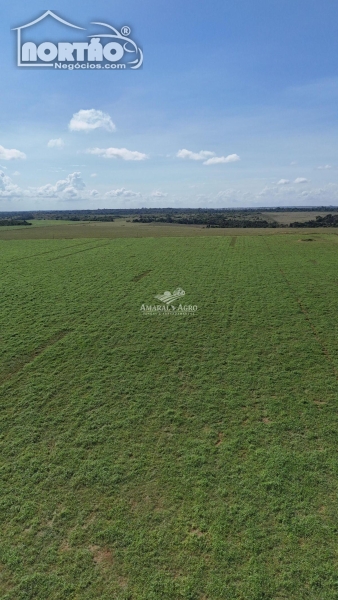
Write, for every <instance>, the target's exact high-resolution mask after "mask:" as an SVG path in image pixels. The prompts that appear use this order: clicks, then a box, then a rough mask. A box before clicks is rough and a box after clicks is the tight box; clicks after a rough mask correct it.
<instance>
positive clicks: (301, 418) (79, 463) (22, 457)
mask: <svg viewBox="0 0 338 600" xmlns="http://www.w3.org/2000/svg"><path fill="white" fill-rule="evenodd" d="M113 226H114V227H115V223H114V224H112V227H113ZM61 227H64V228H65V229H66V228H67V227H69V228H74V229H75V225H69V226H68V225H67V226H66V225H65V226H63V225H62V226H61ZM84 227H85V226H84ZM84 227H82V226H77V228H78V229H79V230H80V229H81V230H82V229H84ZM96 228H98V229H100V228H101V229H102V228H104V225H102V224H101V225H100V224H97V225H95V226H93V227H92V229H93V230H94V231H95V230H96ZM135 228H136V225H133V224H130V229H135ZM41 229H43V228H36V230H37V231H39V230H41ZM46 229H53V227H49V228H46ZM88 229H90V227H88ZM159 229H160V228H159ZM31 230H33V228H31ZM204 231H206V230H204ZM4 233H6V232H4ZM13 233H14V232H13ZM19 233H21V232H19ZM305 239H309V238H305ZM311 239H313V240H315V241H313V242H308V243H302V240H300V239H299V233H298V234H296V235H292V233H290V235H278V232H277V231H276V233H275V234H274V235H259V236H258V235H252V236H251V235H245V236H222V235H218V236H214V237H208V236H204V237H195V238H194V237H190V238H187V237H181V238H177V237H176V238H158V239H155V238H143V239H132V238H127V239H115V240H107V239H97V240H93V239H91V240H90V239H87V240H86V239H81V240H80V239H78V240H69V239H68V240H52V239H51V240H43V239H41V240H30V241H22V240H18V241H15V240H12V241H1V240H0V265H1V273H2V277H1V286H2V290H1V295H0V331H1V346H0V349H1V357H0V394H1V407H2V411H1V437H0V456H1V482H0V485H1V497H0V502H1V510H0V520H1V541H0V565H1V575H0V596H1V598H2V599H3V600H46V599H48V600H66V599H67V600H68V599H71V600H72V599H74V600H80V599H81V600H97V599H100V600H112V599H116V600H131V599H132V600H159V599H161V600H162V599H163V600H180V599H182V600H202V599H203V598H205V599H208V600H263V599H266V600H270V599H271V600H277V599H278V600H279V599H283V600H284V599H285V600H286V599H287V600H318V599H320V600H334V599H336V598H337V570H336V562H337V522H336V515H337V492H338V481H337V472H338V457H337V425H338V423H337V421H338V418H337V409H336V402H337V391H338V390H337V387H338V383H337V372H338V342H337V340H338V336H337V326H336V325H335V323H336V314H337V308H338V297H337V274H336V254H337V239H338V238H337V236H336V235H332V234H328V233H327V234H325V233H316V234H314V235H313V236H312V238H311ZM50 263H52V264H50ZM177 287H182V288H183V289H184V290H185V292H186V294H185V297H184V299H183V302H184V303H186V304H189V305H197V306H198V311H197V314H194V315H191V316H183V317H179V316H176V315H175V316H164V315H156V316H146V315H144V314H142V313H141V311H140V307H141V305H142V304H143V303H146V304H151V303H156V304H157V303H158V302H159V301H158V300H155V298H154V297H155V296H156V295H158V294H160V293H163V292H164V291H165V290H170V291H173V290H175V289H176V288H177Z"/></svg>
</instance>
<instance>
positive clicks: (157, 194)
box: [150, 190, 168, 198]
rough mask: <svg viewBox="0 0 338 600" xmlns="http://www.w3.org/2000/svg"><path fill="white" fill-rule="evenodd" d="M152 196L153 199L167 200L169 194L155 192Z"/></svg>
mask: <svg viewBox="0 0 338 600" xmlns="http://www.w3.org/2000/svg"><path fill="white" fill-rule="evenodd" d="M150 196H151V198H166V197H167V196H168V194H166V193H164V192H160V191H159V190H157V191H155V192H153V193H152V194H150Z"/></svg>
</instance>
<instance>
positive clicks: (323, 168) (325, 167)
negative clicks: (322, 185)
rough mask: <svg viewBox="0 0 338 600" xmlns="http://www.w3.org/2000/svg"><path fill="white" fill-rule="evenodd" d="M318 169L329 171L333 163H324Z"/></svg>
mask: <svg viewBox="0 0 338 600" xmlns="http://www.w3.org/2000/svg"><path fill="white" fill-rule="evenodd" d="M317 169H319V170H320V171H327V170H328V169H332V167H331V165H323V166H320V167H317Z"/></svg>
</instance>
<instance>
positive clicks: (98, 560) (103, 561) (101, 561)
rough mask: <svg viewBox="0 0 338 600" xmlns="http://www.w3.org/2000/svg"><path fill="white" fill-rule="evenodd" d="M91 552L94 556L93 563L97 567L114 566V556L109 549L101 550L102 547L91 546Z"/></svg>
mask: <svg viewBox="0 0 338 600" xmlns="http://www.w3.org/2000/svg"><path fill="white" fill-rule="evenodd" d="M89 550H90V551H91V553H92V555H93V561H94V563H95V564H96V565H112V564H113V562H114V559H113V555H112V553H111V551H110V550H107V548H100V546H89Z"/></svg>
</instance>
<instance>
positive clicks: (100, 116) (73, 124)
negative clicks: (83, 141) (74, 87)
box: [68, 108, 116, 132]
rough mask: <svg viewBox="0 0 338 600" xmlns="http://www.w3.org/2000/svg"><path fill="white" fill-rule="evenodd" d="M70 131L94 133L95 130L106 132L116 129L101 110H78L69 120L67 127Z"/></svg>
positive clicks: (109, 118)
mask: <svg viewBox="0 0 338 600" xmlns="http://www.w3.org/2000/svg"><path fill="white" fill-rule="evenodd" d="M68 127H69V129H70V131H84V132H88V131H94V130H95V129H105V130H106V131H115V129H116V127H115V124H114V123H113V121H112V120H111V117H110V116H109V115H108V114H107V113H104V112H102V110H95V109H94V108H91V109H90V110H79V112H77V113H75V114H74V115H73V117H72V118H71V121H70V123H69V125H68Z"/></svg>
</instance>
